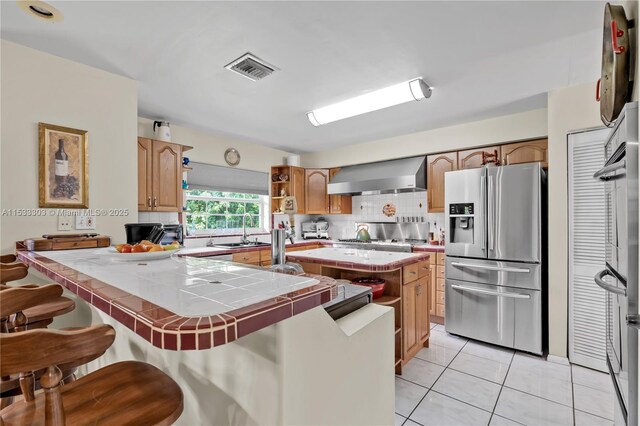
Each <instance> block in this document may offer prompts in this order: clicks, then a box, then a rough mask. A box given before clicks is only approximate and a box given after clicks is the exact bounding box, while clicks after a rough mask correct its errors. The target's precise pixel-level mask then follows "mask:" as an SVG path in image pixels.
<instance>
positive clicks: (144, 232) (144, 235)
mask: <svg viewBox="0 0 640 426" xmlns="http://www.w3.org/2000/svg"><path fill="white" fill-rule="evenodd" d="M124 230H125V233H126V235H127V244H136V243H139V242H140V241H142V240H149V241H151V242H152V243H154V244H159V243H160V242H161V241H163V238H164V237H165V235H166V232H165V231H164V225H162V224H161V223H152V222H150V223H126V224H125V225H124ZM169 242H173V240H171V241H169Z"/></svg>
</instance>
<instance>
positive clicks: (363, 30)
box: [0, 1, 604, 152]
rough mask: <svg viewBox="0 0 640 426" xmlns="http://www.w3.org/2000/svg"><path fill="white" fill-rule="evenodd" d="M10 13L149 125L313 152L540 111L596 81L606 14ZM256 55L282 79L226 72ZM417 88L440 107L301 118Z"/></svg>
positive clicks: (459, 10) (25, 31) (14, 32)
mask: <svg viewBox="0 0 640 426" xmlns="http://www.w3.org/2000/svg"><path fill="white" fill-rule="evenodd" d="M50 3H51V4H52V5H53V6H55V7H56V8H58V9H59V10H60V11H61V12H62V13H63V14H64V17H65V19H64V21H63V22H62V23H56V24H51V23H47V22H43V21H41V20H39V19H35V18H33V17H31V16H28V15H27V14H26V13H25V12H24V11H23V10H21V9H20V8H19V7H18V6H17V4H16V2H14V1H9V2H5V1H3V2H1V4H0V8H1V10H0V12H1V15H2V16H1V22H0V24H1V26H0V31H1V36H2V38H4V39H7V40H11V41H14V42H17V43H21V44H24V45H27V46H31V47H34V48H36V49H40V50H43V51H46V52H50V53H52V54H55V55H58V56H62V57H65V58H68V59H71V60H74V61H78V62H81V63H85V64H88V65H92V66H95V67H98V68H102V69H105V70H107V71H111V72H115V73H118V74H122V75H125V76H128V77H131V78H134V79H136V80H138V81H139V113H140V115H141V116H144V117H149V118H158V119H159V118H162V119H167V120H169V121H171V122H173V123H176V124H181V125H185V126H191V127H195V128H199V129H202V130H208V131H214V132H216V133H221V134H226V135H230V136H234V137H239V138H243V139H247V140H252V141H255V142H259V143H262V144H264V145H269V146H273V147H277V148H282V149H285V150H288V151H297V152H310V151H320V150H325V149H329V148H332V147H337V146H342V145H347V144H352V143H357V142H363V141H367V140H374V139H380V138H384V137H390V136H394V135H400V134H405V133H411V132H416V131H420V130H427V129H432V128H437V127H442V126H448V125H452V124H457V123H462V122H467V121H473V120H479V119H484V118H489V117H493V116H498V115H504V114H510V113H515V112H521V111H526V110H531V109H535V108H540V107H544V106H545V105H546V92H547V91H549V90H551V89H554V88H559V87H565V86H571V85H575V84H581V83H586V82H590V81H595V80H596V79H597V78H598V76H599V69H600V59H599V55H600V48H599V46H600V38H601V29H600V28H601V25H602V12H603V8H604V3H603V2H598V1H568V2H562V1H550V2H541V1H511V2H500V1H498V2H487V1H471V2H456V1H447V2H444V1H442V2H426V1H424V2H399V1H381V2H355V1H353V2H346V1H345V2H293V1H289V2H237V1H236V2H178V1H174V2H160V1H158V2H155V1H152V2H149V1H144V2H121V1H109V2H107V1H87V2H84V1H83V2H66V1H51V2H50ZM247 51H250V52H252V53H254V54H255V55H257V56H259V57H260V58H262V59H264V60H266V61H267V62H269V63H271V64H273V65H276V66H277V67H279V68H280V69H281V71H279V72H277V73H275V74H273V75H271V76H270V77H268V78H266V79H264V80H262V81H259V82H252V81H250V80H248V79H246V78H243V77H241V76H238V75H236V74H234V73H232V72H230V71H228V70H226V69H224V68H223V67H224V65H226V64H227V63H229V62H230V61H231V60H233V59H235V58H237V57H238V56H240V55H242V54H244V53H245V52H247ZM416 76H423V77H424V79H425V80H426V81H427V82H428V83H429V84H430V85H432V86H433V87H434V93H433V96H432V97H431V99H428V100H423V101H421V102H412V103H409V104H404V105H400V106H397V107H393V108H389V109H386V110H383V111H377V112H373V113H370V114H366V115H362V116H359V117H354V118H351V119H347V120H342V121H339V122H335V123H331V124H327V125H325V126H321V127H313V126H312V125H311V124H310V123H309V122H308V120H307V117H306V115H305V113H306V112H307V111H309V110H312V109H314V108H317V107H321V106H325V105H327V104H331V103H334V102H337V101H341V100H344V99H346V98H350V97H353V96H357V95H359V94H362V93H364V92H366V91H370V90H375V89H379V88H382V87H386V86H389V85H392V84H395V83H398V82H402V81H405V80H408V79H410V78H413V77H416Z"/></svg>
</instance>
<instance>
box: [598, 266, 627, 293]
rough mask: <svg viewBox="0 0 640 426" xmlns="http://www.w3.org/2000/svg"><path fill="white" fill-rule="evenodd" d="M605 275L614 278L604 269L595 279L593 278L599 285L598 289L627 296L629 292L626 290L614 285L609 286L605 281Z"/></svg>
mask: <svg viewBox="0 0 640 426" xmlns="http://www.w3.org/2000/svg"><path fill="white" fill-rule="evenodd" d="M605 275H610V276H613V274H612V273H611V272H610V271H609V270H608V269H603V270H602V271H600V272H598V273H597V274H596V276H595V277H593V280H594V281H595V282H596V284H598V287H600V288H602V289H604V290H605V291H608V292H609V293H613V294H619V295H622V296H626V295H627V290H625V289H624V288H618V287H616V286H614V285H611V284H607V283H606V282H605V281H604V280H603V278H604V277H605Z"/></svg>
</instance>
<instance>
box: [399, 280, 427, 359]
mask: <svg viewBox="0 0 640 426" xmlns="http://www.w3.org/2000/svg"><path fill="white" fill-rule="evenodd" d="M402 313H403V314H402V315H403V322H402V329H403V330H402V331H403V358H404V359H409V358H411V357H412V356H414V355H415V354H416V353H417V352H418V351H419V350H420V348H422V345H423V344H425V342H426V339H428V338H429V330H430V327H429V276H428V275H426V276H424V277H422V278H419V279H417V280H415V281H412V282H410V283H408V284H405V285H404V286H403V288H402Z"/></svg>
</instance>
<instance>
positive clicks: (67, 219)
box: [58, 215, 73, 231]
mask: <svg viewBox="0 0 640 426" xmlns="http://www.w3.org/2000/svg"><path fill="white" fill-rule="evenodd" d="M72 219H73V218H72V217H71V216H65V215H59V216H58V231H71V220H72Z"/></svg>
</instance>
